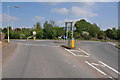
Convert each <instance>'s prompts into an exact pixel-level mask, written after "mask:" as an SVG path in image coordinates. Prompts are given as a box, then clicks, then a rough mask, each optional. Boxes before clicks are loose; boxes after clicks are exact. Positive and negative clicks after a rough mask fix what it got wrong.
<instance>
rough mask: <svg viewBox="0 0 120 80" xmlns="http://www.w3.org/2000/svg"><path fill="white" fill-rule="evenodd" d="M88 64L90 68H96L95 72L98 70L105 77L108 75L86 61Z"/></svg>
mask: <svg viewBox="0 0 120 80" xmlns="http://www.w3.org/2000/svg"><path fill="white" fill-rule="evenodd" d="M85 63H86V64H88V65H89V66H91V67H92V68H94V69H95V70H97V71H98V72H100V73H101V74H103V75H107V74H106V73H105V72H103V71H101V70H100V69H98V68H97V67H95V66H93V65H92V64H91V63H89V62H88V61H85Z"/></svg>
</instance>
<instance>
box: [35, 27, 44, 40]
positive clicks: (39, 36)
mask: <svg viewBox="0 0 120 80" xmlns="http://www.w3.org/2000/svg"><path fill="white" fill-rule="evenodd" d="M36 38H38V39H42V38H43V30H42V29H41V30H40V31H38V32H37V34H36Z"/></svg>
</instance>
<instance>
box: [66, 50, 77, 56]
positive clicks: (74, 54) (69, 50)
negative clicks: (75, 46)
mask: <svg viewBox="0 0 120 80" xmlns="http://www.w3.org/2000/svg"><path fill="white" fill-rule="evenodd" d="M65 50H66V51H68V52H70V53H71V54H72V55H74V56H77V55H76V54H74V53H73V52H71V51H70V50H68V49H65Z"/></svg>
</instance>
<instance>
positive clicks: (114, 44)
mask: <svg viewBox="0 0 120 80" xmlns="http://www.w3.org/2000/svg"><path fill="white" fill-rule="evenodd" d="M107 43H109V44H112V45H113V46H116V44H114V43H112V42H107Z"/></svg>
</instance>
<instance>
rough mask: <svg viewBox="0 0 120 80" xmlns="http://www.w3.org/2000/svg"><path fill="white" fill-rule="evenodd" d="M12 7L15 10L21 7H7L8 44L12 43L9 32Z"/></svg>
mask: <svg viewBox="0 0 120 80" xmlns="http://www.w3.org/2000/svg"><path fill="white" fill-rule="evenodd" d="M10 7H14V8H19V6H9V5H8V6H7V13H8V43H9V42H10V31H9V27H10V22H9V21H10Z"/></svg>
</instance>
